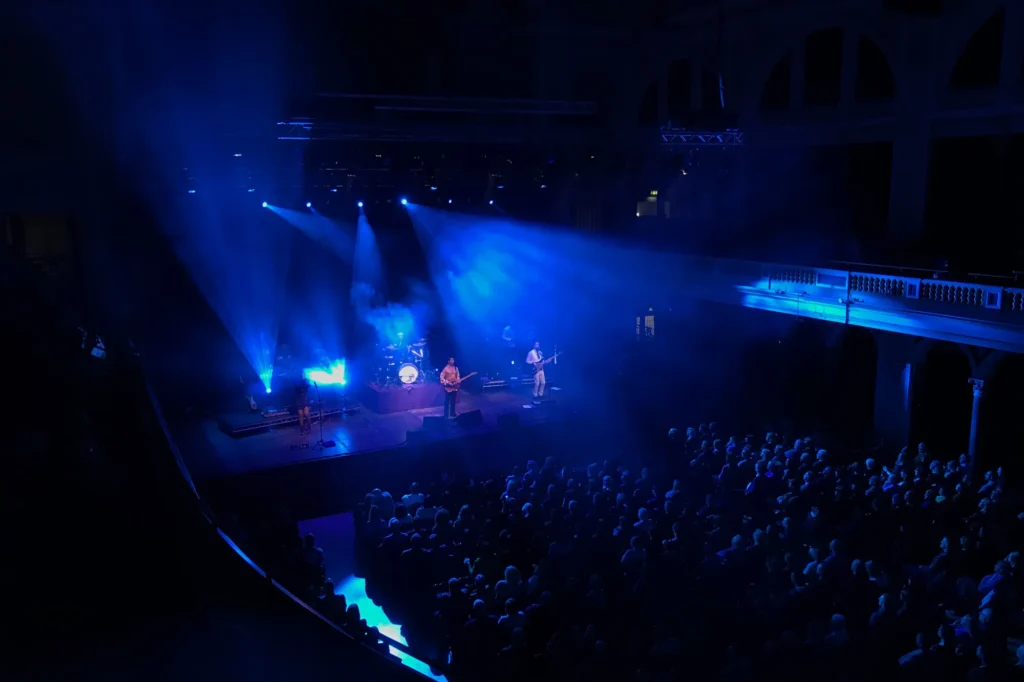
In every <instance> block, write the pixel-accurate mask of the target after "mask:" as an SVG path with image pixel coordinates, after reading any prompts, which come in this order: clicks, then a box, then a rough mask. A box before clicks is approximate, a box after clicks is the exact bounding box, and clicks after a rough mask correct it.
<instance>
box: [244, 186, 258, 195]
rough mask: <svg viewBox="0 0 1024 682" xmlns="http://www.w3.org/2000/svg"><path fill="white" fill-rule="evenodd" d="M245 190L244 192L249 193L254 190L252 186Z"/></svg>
mask: <svg viewBox="0 0 1024 682" xmlns="http://www.w3.org/2000/svg"><path fill="white" fill-rule="evenodd" d="M245 191H246V192H248V193H249V194H252V193H253V192H255V191H256V190H255V189H254V188H252V187H250V188H249V189H247V190H245Z"/></svg>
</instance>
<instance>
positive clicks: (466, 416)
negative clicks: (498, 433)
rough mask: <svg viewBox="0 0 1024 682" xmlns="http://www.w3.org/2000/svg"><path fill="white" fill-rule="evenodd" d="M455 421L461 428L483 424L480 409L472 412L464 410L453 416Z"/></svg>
mask: <svg viewBox="0 0 1024 682" xmlns="http://www.w3.org/2000/svg"><path fill="white" fill-rule="evenodd" d="M455 422H456V423H457V424H458V425H459V426H461V427H463V428H471V427H474V426H483V423H484V415H483V413H481V412H480V410H473V411H472V412H464V413H462V414H460V415H459V416H457V417H456V418H455Z"/></svg>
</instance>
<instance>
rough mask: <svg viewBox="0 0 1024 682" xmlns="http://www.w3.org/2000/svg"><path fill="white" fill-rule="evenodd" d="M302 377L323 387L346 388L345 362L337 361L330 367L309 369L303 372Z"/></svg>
mask: <svg viewBox="0 0 1024 682" xmlns="http://www.w3.org/2000/svg"><path fill="white" fill-rule="evenodd" d="M302 376H304V377H305V378H306V379H307V380H309V381H313V382H316V383H317V384H319V385H321V386H344V385H345V384H346V383H347V382H346V381H345V361H344V360H336V361H335V362H332V363H331V364H330V366H328V367H326V368H325V367H307V368H306V369H304V370H302Z"/></svg>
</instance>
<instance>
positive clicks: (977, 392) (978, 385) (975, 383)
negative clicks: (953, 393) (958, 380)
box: [967, 379, 985, 398]
mask: <svg viewBox="0 0 1024 682" xmlns="http://www.w3.org/2000/svg"><path fill="white" fill-rule="evenodd" d="M967 383H968V384H970V385H971V387H972V388H973V389H974V397H975V398H980V397H981V393H982V391H984V390H985V380H984V379H968V380H967Z"/></svg>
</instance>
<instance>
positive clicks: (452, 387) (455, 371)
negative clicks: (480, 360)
mask: <svg viewBox="0 0 1024 682" xmlns="http://www.w3.org/2000/svg"><path fill="white" fill-rule="evenodd" d="M475 375H476V372H472V373H471V374H467V375H466V376H460V375H459V368H458V367H456V366H455V358H448V364H447V365H445V367H444V369H442V370H441V386H443V387H444V416H445V418H446V419H455V404H456V403H457V402H458V400H459V385H460V384H462V382H463V381H465V380H466V379H468V378H470V377H472V376H475Z"/></svg>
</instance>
